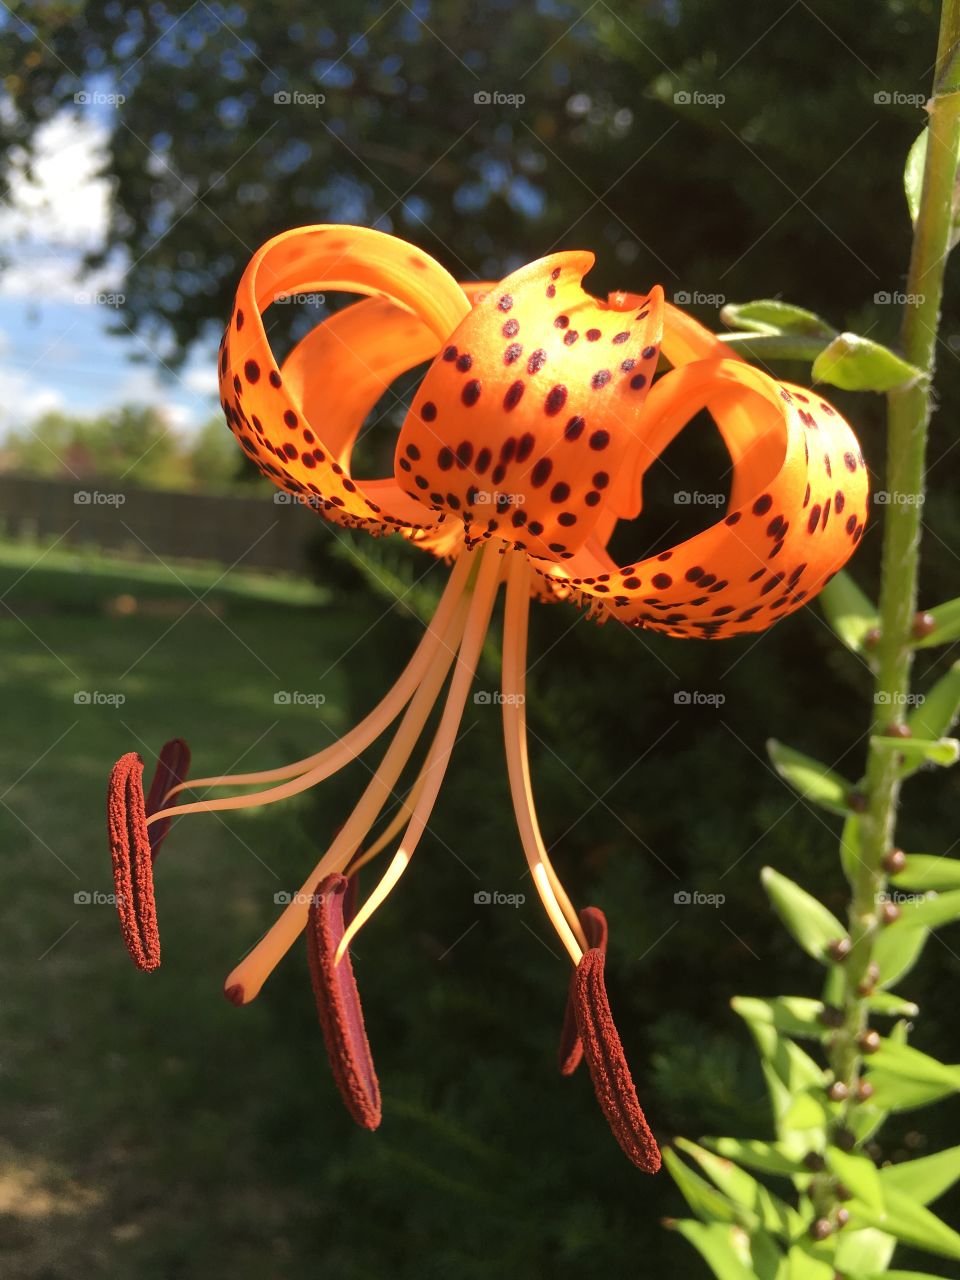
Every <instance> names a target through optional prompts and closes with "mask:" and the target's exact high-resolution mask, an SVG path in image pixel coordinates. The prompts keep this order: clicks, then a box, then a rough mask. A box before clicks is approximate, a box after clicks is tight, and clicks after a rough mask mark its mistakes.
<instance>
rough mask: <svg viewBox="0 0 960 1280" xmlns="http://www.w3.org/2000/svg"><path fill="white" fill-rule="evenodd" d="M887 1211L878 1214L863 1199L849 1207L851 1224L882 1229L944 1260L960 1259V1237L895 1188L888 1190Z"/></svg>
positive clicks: (885, 1191) (886, 1194) (886, 1196)
mask: <svg viewBox="0 0 960 1280" xmlns="http://www.w3.org/2000/svg"><path fill="white" fill-rule="evenodd" d="M884 1201H885V1203H886V1210H885V1211H884V1212H882V1213H881V1212H878V1211H877V1210H875V1209H871V1208H870V1206H869V1205H866V1204H864V1203H863V1202H862V1201H860V1200H851V1201H850V1204H849V1205H848V1208H849V1211H850V1220H851V1222H856V1223H858V1224H860V1223H863V1224H865V1225H867V1226H872V1227H879V1229H880V1230H881V1231H887V1232H889V1233H890V1235H893V1236H896V1237H897V1239H898V1240H900V1241H902V1242H903V1243H904V1244H910V1245H914V1246H915V1247H916V1248H918V1249H923V1250H924V1251H925V1252H927V1253H935V1254H939V1255H940V1256H941V1257H944V1258H960V1235H958V1234H957V1232H956V1231H954V1230H953V1228H952V1227H948V1226H947V1224H946V1223H945V1222H943V1221H942V1220H941V1219H940V1218H938V1217H937V1216H936V1215H935V1214H933V1213H931V1212H930V1210H929V1209H925V1208H924V1207H923V1205H921V1204H917V1202H916V1201H915V1200H914V1199H912V1197H911V1196H909V1195H906V1194H904V1192H902V1191H898V1190H896V1189H895V1188H894V1187H889V1188H885V1189H884Z"/></svg>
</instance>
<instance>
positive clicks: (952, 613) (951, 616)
mask: <svg viewBox="0 0 960 1280" xmlns="http://www.w3.org/2000/svg"><path fill="white" fill-rule="evenodd" d="M928 612H929V614H930V616H931V617H932V618H933V621H934V627H933V630H932V631H930V632H929V633H928V634H927V635H925V636H921V637H920V638H919V639H917V640H914V642H913V647H914V648H915V649H932V648H934V646H935V645H938V644H951V643H952V642H953V641H954V640H957V639H960V597H958V598H957V599H956V600H947V601H945V602H944V603H943V604H938V605H937V606H936V608H934V609H930V610H929V611H928Z"/></svg>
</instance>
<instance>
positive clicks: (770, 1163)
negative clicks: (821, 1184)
mask: <svg viewBox="0 0 960 1280" xmlns="http://www.w3.org/2000/svg"><path fill="white" fill-rule="evenodd" d="M702 1141H703V1145H704V1146H705V1147H709V1148H710V1150H711V1151H716V1153H717V1155H720V1156H725V1157H726V1158H727V1159H728V1160H736V1162H737V1164H742V1165H746V1166H747V1167H748V1168H750V1169H756V1170H758V1172H760V1173H770V1174H774V1175H776V1176H778V1177H784V1178H795V1177H803V1176H805V1175H808V1174H809V1170H808V1169H807V1166H806V1165H805V1164H804V1163H803V1161H802V1160H796V1159H794V1158H793V1157H792V1156H791V1155H789V1154H788V1153H787V1151H786V1150H785V1148H784V1147H783V1146H782V1145H780V1144H778V1143H776V1142H758V1141H755V1140H754V1139H752V1138H704V1139H703V1140H702Z"/></svg>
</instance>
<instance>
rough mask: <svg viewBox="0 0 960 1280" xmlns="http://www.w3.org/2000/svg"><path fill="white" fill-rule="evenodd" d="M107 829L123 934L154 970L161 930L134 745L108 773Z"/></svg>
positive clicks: (140, 963)
mask: <svg viewBox="0 0 960 1280" xmlns="http://www.w3.org/2000/svg"><path fill="white" fill-rule="evenodd" d="M107 831H108V834H109V838H110V856H111V859H112V861H113V883H114V887H115V890H116V899H117V913H118V914H119V916H120V928H121V930H122V932H123V940H124V942H125V943H126V944H127V950H128V951H129V952H130V955H131V957H132V959H133V961H134V963H135V964H136V966H137V967H138V968H139V969H143V970H145V971H147V972H150V971H151V970H153V969H156V968H157V967H158V966H159V964H160V933H159V930H158V929H157V905H156V900H155V898H154V893H153V853H152V851H151V848H150V837H149V835H148V834H147V815H146V809H145V805H144V799H143V761H142V760H141V759H140V757H139V755H137V753H136V752H135V751H128V752H127V754H126V755H124V756H121V757H120V759H119V760H118V761H117V763H116V764H115V765H114V766H113V772H112V773H111V774H110V784H109V787H108V790H107Z"/></svg>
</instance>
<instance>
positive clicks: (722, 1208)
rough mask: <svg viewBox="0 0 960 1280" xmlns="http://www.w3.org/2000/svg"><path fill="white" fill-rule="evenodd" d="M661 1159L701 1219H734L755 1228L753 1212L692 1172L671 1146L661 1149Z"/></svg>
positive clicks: (731, 1220) (718, 1220) (748, 1227)
mask: <svg viewBox="0 0 960 1280" xmlns="http://www.w3.org/2000/svg"><path fill="white" fill-rule="evenodd" d="M663 1162H664V1164H665V1165H666V1166H667V1169H668V1170H669V1172H670V1176H671V1177H672V1178H673V1180H674V1182H675V1183H676V1184H677V1187H678V1188H679V1190H680V1194H681V1195H682V1196H683V1198H684V1200H686V1202H687V1204H688V1205H689V1206H690V1208H691V1209H692V1210H693V1212H694V1213H695V1214H696V1215H697V1217H698V1218H701V1219H702V1220H703V1221H704V1222H708V1223H709V1222H726V1223H731V1222H736V1223H738V1224H739V1225H740V1226H742V1227H743V1228H744V1229H745V1230H747V1231H750V1230H755V1229H756V1228H757V1227H758V1226H759V1225H760V1222H759V1219H758V1218H757V1216H756V1214H754V1213H751V1212H750V1210H748V1209H745V1208H743V1207H742V1206H740V1205H736V1204H734V1203H733V1201H732V1200H730V1199H728V1197H727V1196H725V1195H723V1193H722V1192H720V1191H718V1190H717V1189H716V1187H713V1186H711V1185H710V1183H709V1182H707V1180H706V1179H705V1178H701V1177H700V1175H699V1174H698V1173H694V1171H693V1170H692V1169H691V1168H690V1167H689V1166H688V1165H686V1164H684V1162H683V1161H682V1160H681V1159H680V1157H679V1156H678V1155H677V1153H676V1152H675V1151H673V1150H672V1149H671V1148H670V1147H667V1148H666V1150H665V1151H664V1153H663Z"/></svg>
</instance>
